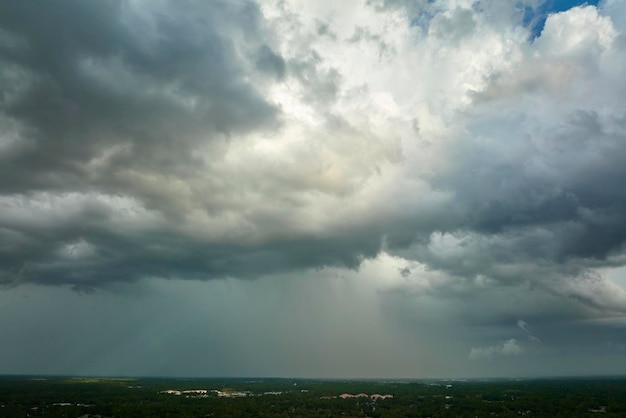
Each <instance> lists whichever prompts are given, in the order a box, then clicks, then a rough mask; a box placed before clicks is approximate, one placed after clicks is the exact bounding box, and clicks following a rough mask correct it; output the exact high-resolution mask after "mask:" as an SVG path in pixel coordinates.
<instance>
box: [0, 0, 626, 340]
mask: <svg viewBox="0 0 626 418" xmlns="http://www.w3.org/2000/svg"><path fill="white" fill-rule="evenodd" d="M539 6H540V5H539V4H538V3H537V2H527V3H525V4H520V3H519V2H501V1H482V2H472V1H461V0H455V1H453V0H440V1H435V2H430V1H428V2H427V1H421V2H420V1H417V2H404V1H391V0H387V1H382V0H381V1H373V0H372V1H367V2H361V1H347V2H331V1H320V2H314V3H312V2H306V1H298V0H292V1H282V2H274V1H269V0H268V1H263V2H258V3H257V2H253V1H243V0H241V1H234V2H233V1H228V2H227V1H215V2H209V3H207V2H201V1H192V0H186V1H184V2H182V3H181V2H169V1H158V2H143V1H121V0H120V1H113V0H111V1H103V2H99V3H98V4H97V5H92V4H89V5H86V4H84V3H83V2H81V1H76V0H58V1H54V2H46V3H45V4H43V5H37V6H34V5H32V4H29V3H27V2H26V3H25V2H3V3H2V4H0V68H2V70H0V89H1V91H3V95H2V96H1V100H0V126H1V127H2V130H1V135H0V208H2V210H1V211H0V283H3V284H5V285H8V286H15V285H19V284H24V283H38V284H69V285H73V286H76V287H77V288H79V289H90V288H99V287H106V286H108V285H110V284H111V283H115V282H137V281H138V280H140V279H143V278H177V279H178V278H179V279H199V280H208V279H214V278H225V277H234V278H244V279H252V278H259V277H262V276H269V275H273V274H282V273H286V272H298V273H302V272H305V271H310V269H320V268H327V267H337V268H347V269H358V268H359V266H362V265H363V262H364V260H378V262H380V263H382V264H385V263H386V262H387V261H388V260H393V263H394V265H395V264H398V268H397V269H396V270H394V271H395V272H396V273H394V274H393V276H394V277H393V278H388V279H385V280H388V281H389V282H390V283H391V284H389V285H388V286H387V284H385V286H387V287H388V288H392V289H395V290H401V291H403V292H406V293H409V294H422V293H424V292H427V293H429V294H438V295H440V296H441V297H451V296H454V295H459V294H468V293H472V292H482V291H484V290H485V289H495V290H494V291H498V290H497V289H499V288H501V287H505V288H523V289H538V291H540V292H542V293H545V294H547V295H556V297H558V298H561V299H560V300H562V301H563V302H562V303H563V306H570V305H569V304H570V302H571V300H574V301H576V306H577V308H576V309H575V310H577V312H578V313H577V314H576V315H579V316H580V315H582V316H583V317H588V316H593V317H595V316H598V315H599V316H602V317H606V316H612V315H623V314H624V312H626V293H625V291H624V289H623V287H622V286H620V285H619V284H616V283H615V282H614V281H612V280H610V279H608V278H606V277H605V276H604V275H603V273H602V270H601V269H607V268H608V269H612V268H619V267H621V266H623V265H624V264H625V263H626V254H625V253H624V242H625V240H626V192H624V188H623V187H622V182H623V179H624V178H626V168H625V166H624V164H623V161H624V160H625V159H626V147H625V146H624V143H625V141H626V108H625V106H624V97H626V87H625V86H624V83H623V81H622V77H623V74H624V72H625V70H626V41H625V39H626V38H625V36H624V12H623V7H620V3H619V1H608V0H607V1H605V2H601V3H600V4H599V5H598V6H597V7H596V6H580V7H573V8H570V9H568V10H566V11H563V12H559V13H554V14H550V15H548V16H547V17H546V20H545V25H544V27H543V30H542V32H541V33H540V34H533V30H534V29H533V28H534V26H533V24H534V23H532V22H530V23H529V22H528V10H535V11H538V10H540V7H539ZM381 260H382V261H381ZM385 260H387V261H385ZM398 260H400V261H398ZM546 297H551V296H546ZM564 309H565V308H564ZM568 309H569V308H568ZM522 314H525V313H524V312H522ZM524 317H527V316H524ZM510 323H511V324H513V326H515V319H511V322H510ZM517 324H518V326H519V327H520V328H521V329H522V331H523V332H525V333H526V334H527V336H528V338H529V339H531V340H532V339H533V338H536V337H534V336H533V335H532V334H530V332H529V331H528V328H527V327H526V324H525V323H524V322H523V321H522V322H521V323H520V322H518V323H517ZM520 324H521V325H520ZM506 341H513V340H510V339H509V340H506ZM483 351H484V350H483ZM487 351H488V350H487ZM492 351H493V350H492ZM496 351H498V350H495V351H494V352H496ZM502 351H503V350H500V352H502Z"/></svg>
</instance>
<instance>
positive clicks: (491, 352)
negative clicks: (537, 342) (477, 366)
mask: <svg viewBox="0 0 626 418" xmlns="http://www.w3.org/2000/svg"><path fill="white" fill-rule="evenodd" d="M523 352H524V349H523V348H522V346H520V345H519V344H518V342H517V340H515V339H514V338H511V339H510V340H506V341H503V342H501V343H499V344H496V345H492V346H487V347H477V348H472V349H471V350H470V354H469V358H470V360H480V359H487V360H491V359H493V358H496V357H503V356H518V355H520V354H522V353H523Z"/></svg>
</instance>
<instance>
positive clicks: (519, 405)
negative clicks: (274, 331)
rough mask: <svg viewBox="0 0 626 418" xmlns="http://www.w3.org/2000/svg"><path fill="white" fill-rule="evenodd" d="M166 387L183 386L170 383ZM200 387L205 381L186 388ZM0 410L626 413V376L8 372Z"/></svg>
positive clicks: (78, 413)
mask: <svg viewBox="0 0 626 418" xmlns="http://www.w3.org/2000/svg"><path fill="white" fill-rule="evenodd" d="M168 390H171V391H177V392H174V393H165V391H168ZM192 390H202V391H199V392H185V391H192ZM204 390H206V392H204ZM176 393H179V394H176ZM343 393H350V394H359V393H365V394H368V395H372V394H391V395H393V398H390V399H372V398H371V397H359V398H348V399H341V398H339V395H341V394H343ZM220 395H221V396H220ZM0 416H2V417H27V416H32V417H35V416H47V417H87V416H88V417H96V416H100V417H335V416H338V417H373V418H377V417H476V416H478V417H484V416H494V417H495V416H497V417H520V416H527V417H591V416H593V417H623V416H626V379H625V378H619V379H618V378H614V379H585V380H580V379H562V380H521V381H504V380H501V381H432V382H399V381H398V382H392V381H390V382H377V381H319V380H289V379H105V378H26V377H2V378H0Z"/></svg>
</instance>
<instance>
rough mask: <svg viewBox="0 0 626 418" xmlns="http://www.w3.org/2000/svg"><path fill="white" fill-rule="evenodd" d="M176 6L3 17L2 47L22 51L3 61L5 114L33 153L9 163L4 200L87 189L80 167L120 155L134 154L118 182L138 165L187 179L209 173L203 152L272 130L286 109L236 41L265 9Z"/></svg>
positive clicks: (21, 11)
mask: <svg viewBox="0 0 626 418" xmlns="http://www.w3.org/2000/svg"><path fill="white" fill-rule="evenodd" d="M168 6H171V7H167V8H163V10H154V8H152V9H148V7H147V5H145V7H141V6H139V7H137V8H136V9H135V10H130V9H131V6H130V5H129V4H128V3H127V2H121V1H104V2H98V3H97V4H88V3H84V2H80V1H73V0H63V1H54V2H45V3H41V4H38V3H31V2H3V3H2V4H1V5H0V27H2V29H3V36H10V37H11V38H12V39H16V40H19V43H18V45H17V46H15V47H13V48H6V47H5V48H4V49H3V50H2V51H1V59H2V62H3V64H4V66H5V70H4V71H3V73H4V74H3V77H2V78H0V82H1V83H2V87H1V88H2V90H4V91H11V90H14V93H13V94H12V95H8V96H10V97H6V96H5V99H4V100H3V102H2V114H3V116H4V118H6V119H8V120H13V121H15V122H16V123H17V124H18V125H19V128H18V129H17V130H18V132H17V134H18V135H20V136H21V137H23V138H24V142H27V144H25V145H23V146H21V147H20V149H17V150H15V151H13V152H11V153H10V155H8V156H3V163H2V168H1V170H2V172H1V173H0V178H1V180H0V187H1V188H2V190H3V191H5V192H23V191H25V190H29V189H31V190H32V189H48V188H61V189H62V188H70V189H77V188H79V189H80V188H85V187H88V186H86V184H85V182H84V180H83V176H85V175H86V174H88V173H85V170H84V169H81V168H80V167H79V166H78V163H80V162H87V161H89V160H90V159H92V158H94V157H96V156H98V154H100V153H102V152H104V151H105V150H106V149H108V148H110V147H111V146H113V145H116V144H125V145H130V146H132V149H131V150H130V153H129V155H126V156H121V157H118V158H115V159H114V161H112V162H111V167H110V169H111V170H115V169H119V168H120V167H124V166H128V165H130V164H132V165H133V166H145V167H146V168H147V169H150V170H164V171H168V172H173V173H177V172H180V171H185V166H190V165H191V166H193V165H194V164H199V163H198V162H197V161H194V158H193V157H192V155H191V150H192V149H193V144H194V143H198V142H206V143H209V144H210V143H211V142H215V141H217V140H219V139H220V138H223V137H224V136H228V135H230V134H232V133H237V132H241V131H246V130H249V129H250V128H252V127H255V128H257V127H258V126H259V125H263V124H266V125H267V124H271V123H273V119H274V118H275V109H274V108H273V106H271V105H270V104H268V103H267V102H266V101H265V100H264V99H263V98H262V97H261V95H260V94H259V93H258V92H257V91H256V90H255V87H254V86H253V85H251V84H250V83H249V82H246V81H245V79H244V77H245V75H246V68H245V65H246V64H245V61H244V62H241V60H240V59H239V58H238V56H237V54H238V53H239V51H237V50H236V47H237V46H236V45H235V43H234V42H233V40H232V39H231V38H230V37H231V36H233V37H235V36H239V37H244V38H246V37H247V38H254V37H255V36H257V33H258V31H260V28H259V10H258V7H257V6H256V5H254V4H252V3H246V2H210V3H202V2H194V1H187V2H177V3H176V4H175V5H174V4H171V5H168ZM144 9H145V10H144ZM243 52H244V53H245V52H246V51H243ZM275 59H279V57H276V58H275ZM109 181H110V180H109V179H104V180H103V182H105V183H106V182H109ZM107 186H108V184H103V185H102V187H103V188H106V187H107Z"/></svg>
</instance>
